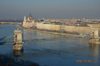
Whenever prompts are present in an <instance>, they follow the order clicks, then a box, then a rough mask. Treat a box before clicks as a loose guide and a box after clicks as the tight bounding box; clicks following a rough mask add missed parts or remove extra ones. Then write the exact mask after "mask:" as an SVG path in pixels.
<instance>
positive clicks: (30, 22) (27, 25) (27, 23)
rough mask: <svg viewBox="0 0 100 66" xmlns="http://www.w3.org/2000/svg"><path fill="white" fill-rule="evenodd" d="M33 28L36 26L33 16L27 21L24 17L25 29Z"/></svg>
mask: <svg viewBox="0 0 100 66" xmlns="http://www.w3.org/2000/svg"><path fill="white" fill-rule="evenodd" d="M33 26H34V19H33V18H32V15H31V14H29V16H28V18H27V19H26V16H24V20H23V27H26V28H30V27H33Z"/></svg>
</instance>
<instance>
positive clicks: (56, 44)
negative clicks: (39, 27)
mask: <svg viewBox="0 0 100 66" xmlns="http://www.w3.org/2000/svg"><path fill="white" fill-rule="evenodd" d="M15 29H16V27H15V26H1V28H0V31H2V32H0V37H5V36H8V35H11V34H13V31H14V30H15ZM22 31H23V40H32V39H52V38H61V37H63V36H61V35H57V34H51V33H46V32H38V31H29V30H22ZM3 34H4V35H3ZM64 37H65V36H64ZM12 46H13V45H11V44H10V45H0V53H1V54H4V55H6V54H7V55H10V56H11V57H13V58H14V60H15V61H16V62H19V61H21V60H29V61H32V62H36V63H39V65H40V66H99V64H100V63H99V62H100V56H99V54H100V48H99V47H100V46H99V45H92V44H88V40H87V39H83V38H66V39H64V40H52V41H41V42H30V43H24V44H23V48H24V52H20V51H13V50H12ZM12 55H13V56H12ZM76 60H91V62H90V63H88V62H86V63H84V62H82V63H77V62H76Z"/></svg>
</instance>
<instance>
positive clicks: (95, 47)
mask: <svg viewBox="0 0 100 66" xmlns="http://www.w3.org/2000/svg"><path fill="white" fill-rule="evenodd" d="M89 45H90V50H91V57H92V59H93V60H94V62H99V60H100V57H99V54H100V45H99V44H89Z"/></svg>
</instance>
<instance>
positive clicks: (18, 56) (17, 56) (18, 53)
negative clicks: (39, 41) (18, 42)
mask: <svg viewBox="0 0 100 66" xmlns="http://www.w3.org/2000/svg"><path fill="white" fill-rule="evenodd" d="M13 56H14V60H15V61H16V62H21V61H22V60H23V51H17V50H13Z"/></svg>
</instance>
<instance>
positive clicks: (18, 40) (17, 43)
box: [0, 30, 100, 50]
mask: <svg viewBox="0 0 100 66" xmlns="http://www.w3.org/2000/svg"><path fill="white" fill-rule="evenodd" d="M92 33H93V35H94V36H93V37H92V38H91V39H90V40H89V43H92V44H100V37H99V34H98V31H97V30H96V31H90V32H87V33H84V34H81V35H76V36H72V37H59V38H58V37H57V38H51V39H34V40H22V32H21V30H15V31H14V35H9V36H7V37H3V38H1V39H0V45H5V44H13V50H23V43H26V42H40V41H53V40H63V39H66V38H83V37H86V36H87V35H89V34H92ZM13 36H14V41H8V42H6V41H5V39H8V38H11V37H13Z"/></svg>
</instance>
